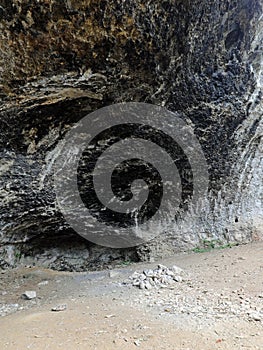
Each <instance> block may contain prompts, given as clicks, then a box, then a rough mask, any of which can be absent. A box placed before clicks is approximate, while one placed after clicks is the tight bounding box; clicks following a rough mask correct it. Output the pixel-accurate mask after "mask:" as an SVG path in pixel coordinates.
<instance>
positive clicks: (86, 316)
mask: <svg viewBox="0 0 263 350" xmlns="http://www.w3.org/2000/svg"><path fill="white" fill-rule="evenodd" d="M158 263H162V264H163V265H166V266H173V265H177V266H179V267H181V268H182V269H183V270H184V278H183V281H182V282H180V283H179V282H178V283H177V282H176V283H175V284H173V285H171V286H169V287H167V288H161V289H158V288H153V289H152V290H140V289H138V288H136V287H134V286H132V285H131V284H130V283H129V278H128V277H129V276H130V275H131V274H132V273H133V272H134V271H139V272H142V271H143V270H144V269H145V268H155V267H156V266H157V264H158ZM112 271H114V272H111V273H110V272H109V270H107V271H100V272H87V273H63V272H55V271H50V270H45V269H39V268H23V269H14V270H10V271H6V272H4V273H1V274H0V278H1V280H0V314H1V315H2V316H3V317H0V349H17V350H22V349H37V350H39V349H52V350H53V349H62V348H63V349H107V350H110V349H136V348H140V349H147V350H151V349H156V350H160V349H173V350H177V349H178V350H179V349H180V350H181V349H182V350H183V349H184V350H186V349H188V350H190V349H191V350H193V349H195V350H197V349H198V350H199V349H200V350H202V349H203V350H217V349H229V350H230V349H231V350H233V349H234V350H238V349H242V350H243V349H260V350H261V349H263V243H261V242H257V243H253V244H249V245H244V246H239V247H233V248H228V249H224V250H213V251H212V252H208V253H189V254H180V255H177V256H175V257H173V258H170V259H166V260H162V261H156V262H154V263H149V264H145V263H144V264H142V263H139V264H132V265H130V266H127V267H122V268H118V269H115V270H112ZM26 290H34V291H36V293H37V297H36V298H35V299H32V300H24V299H23V298H22V297H21V295H22V293H23V292H25V291H26ZM62 304H66V309H65V310H64V311H57V312H55V311H51V309H52V308H53V307H55V306H57V305H62Z"/></svg>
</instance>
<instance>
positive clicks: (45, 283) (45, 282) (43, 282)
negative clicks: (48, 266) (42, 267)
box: [37, 281, 48, 286]
mask: <svg viewBox="0 0 263 350" xmlns="http://www.w3.org/2000/svg"><path fill="white" fill-rule="evenodd" d="M47 284H48V281H41V282H39V283H38V284H37V285H38V286H46V285H47Z"/></svg>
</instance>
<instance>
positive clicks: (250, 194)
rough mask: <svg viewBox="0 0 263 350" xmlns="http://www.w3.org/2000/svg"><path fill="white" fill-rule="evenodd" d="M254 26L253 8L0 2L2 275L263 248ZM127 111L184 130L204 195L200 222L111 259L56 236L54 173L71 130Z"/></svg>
mask: <svg viewBox="0 0 263 350" xmlns="http://www.w3.org/2000/svg"><path fill="white" fill-rule="evenodd" d="M262 16H263V3H262V1H261V0H241V1H230V0H223V1H219V0H215V1H213V2H207V1H204V0H193V1H181V0H176V1H172V0H166V1H152V0H139V1H125V0H115V1H111V0H107V1H106V0H96V1H95V0H32V1H27V0H14V1H12V2H10V1H7V0H1V1H0V21H1V22H0V98H1V107H0V120H1V123H0V127H1V137H0V152H1V160H0V171H1V177H0V183H1V186H0V198H1V204H0V205H1V209H0V228H1V233H0V244H1V245H0V258H1V260H0V261H1V263H0V265H2V266H8V265H11V266H14V265H16V264H17V263H18V262H19V261H20V262H21V263H26V262H32V257H33V258H34V259H35V263H36V264H38V263H41V264H45V265H46V266H50V267H54V268H62V269H78V270H81V269H85V268H87V267H89V268H90V267H92V266H97V265H98V264H100V263H110V262H112V261H115V260H118V259H121V260H128V259H146V258H149V257H156V256H161V255H168V254H172V253H174V252H176V251H178V250H182V249H190V248H192V247H195V246H197V245H200V244H201V243H202V242H203V240H204V239H208V240H215V241H217V242H219V244H223V243H225V242H247V241H251V240H255V239H262V235H263V233H262V224H263V212H262V211H263V210H262V198H263V193H262V191H263V190H262V188H263V187H262V169H263V166H262V165H263V164H262V113H263V106H262V82H263V77H262V61H263V57H262V52H263V49H262V42H263V25H262V22H263V20H262V18H263V17H262ZM128 101H137V102H147V103H152V104H156V105H161V106H165V107H166V108H167V109H168V110H170V111H174V112H177V113H178V114H179V115H180V116H181V118H182V119H183V120H185V121H187V122H188V123H190V124H191V125H192V127H193V128H194V130H195V133H196V136H197V137H198V140H199V142H200V144H201V146H202V148H203V151H204V153H205V156H206V159H207V163H208V166H209V176H210V178H209V180H210V188H209V194H208V196H207V198H206V200H205V203H203V212H202V215H201V216H198V217H196V216H195V215H193V213H191V212H189V213H188V215H187V216H186V217H185V219H184V220H183V221H182V222H181V223H180V225H179V227H178V226H177V227H176V229H174V230H173V229H171V230H169V231H168V232H166V233H165V234H163V235H161V236H159V237H158V238H157V239H156V240H154V241H152V242H150V243H149V244H146V245H143V246H139V247H136V248H133V249H120V250H114V249H109V248H103V247H99V246H96V245H94V244H92V243H89V242H87V241H85V240H84V239H82V238H80V237H79V236H78V235H77V234H76V233H75V232H74V231H73V230H72V229H71V228H70V227H69V225H68V224H67V223H66V221H65V220H64V218H63V216H62V214H61V213H60V211H59V209H58V207H57V204H56V196H55V193H54V187H53V179H52V164H53V161H54V159H55V157H56V154H55V153H56V146H57V144H58V142H59V141H60V140H61V139H62V138H63V136H64V135H65V133H66V132H67V131H68V130H69V129H70V127H71V126H72V125H74V123H76V122H77V121H79V120H80V119H81V118H82V117H83V116H85V115H86V114H87V113H89V112H92V111H95V110H96V109H99V108H101V107H104V106H108V105H110V104H114V103H118V102H128Z"/></svg>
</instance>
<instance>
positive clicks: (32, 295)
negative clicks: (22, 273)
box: [22, 290, 37, 300]
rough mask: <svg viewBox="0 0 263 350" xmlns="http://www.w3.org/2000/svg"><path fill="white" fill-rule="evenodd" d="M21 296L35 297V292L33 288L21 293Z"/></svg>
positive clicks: (26, 297)
mask: <svg viewBox="0 0 263 350" xmlns="http://www.w3.org/2000/svg"><path fill="white" fill-rule="evenodd" d="M22 297H23V298H24V299H27V300H31V299H35V298H36V297H37V293H36V291H35V290H27V291H25V292H24V293H23V294H22Z"/></svg>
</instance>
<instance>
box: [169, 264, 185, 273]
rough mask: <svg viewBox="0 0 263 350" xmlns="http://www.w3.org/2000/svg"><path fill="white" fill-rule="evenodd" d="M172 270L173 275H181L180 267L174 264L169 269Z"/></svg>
mask: <svg viewBox="0 0 263 350" xmlns="http://www.w3.org/2000/svg"><path fill="white" fill-rule="evenodd" d="M171 270H172V271H173V273H174V274H175V275H181V273H182V272H183V269H181V268H180V267H178V266H176V265H174V266H173V267H172V269H171Z"/></svg>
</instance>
